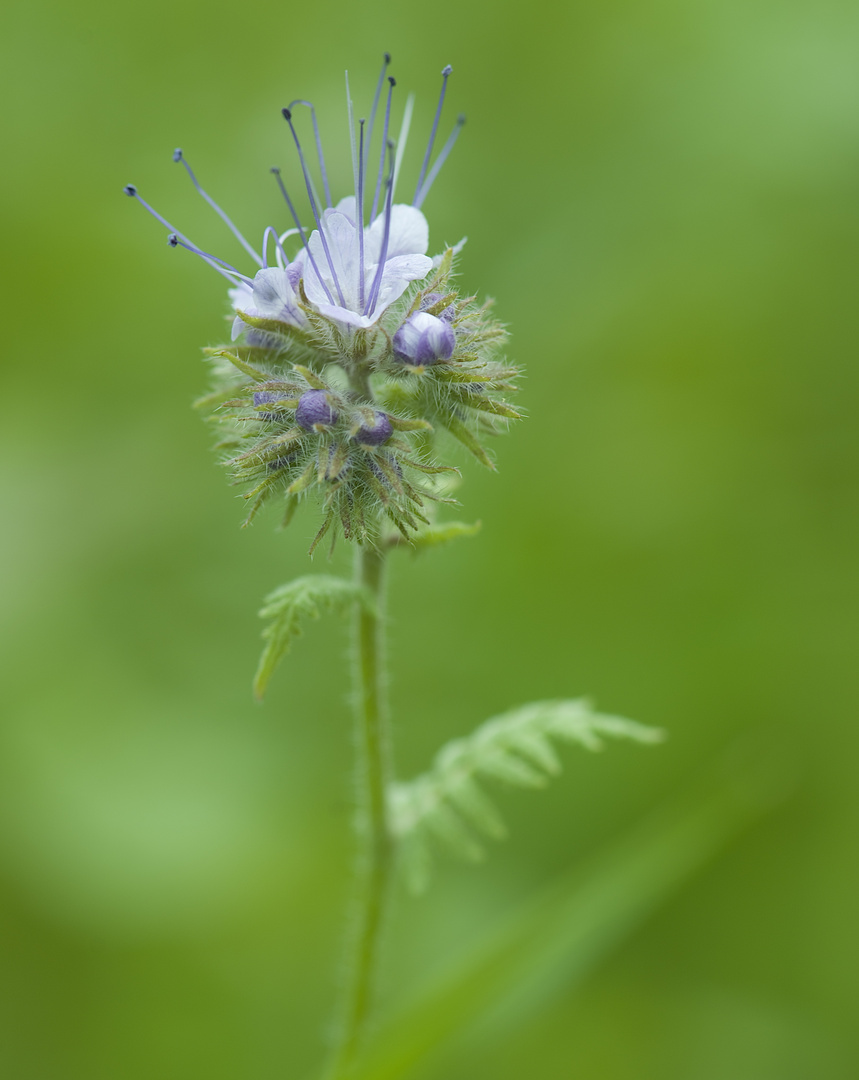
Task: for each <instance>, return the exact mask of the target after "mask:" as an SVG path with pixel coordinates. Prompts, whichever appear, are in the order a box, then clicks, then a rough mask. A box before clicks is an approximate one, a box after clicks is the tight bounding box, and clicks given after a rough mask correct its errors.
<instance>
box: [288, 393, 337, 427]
mask: <svg viewBox="0 0 859 1080" xmlns="http://www.w3.org/2000/svg"><path fill="white" fill-rule="evenodd" d="M295 422H296V424H298V426H299V427H303V428H304V430H305V431H311V430H312V429H313V426H314V424H336V423H337V412H336V410H334V409H332V408H331V406H330V405H329V404H328V394H327V392H326V391H325V390H308V391H307V392H306V393H304V394H302V395H301V397H300V398H299V399H298V408H297V409H296V410H295Z"/></svg>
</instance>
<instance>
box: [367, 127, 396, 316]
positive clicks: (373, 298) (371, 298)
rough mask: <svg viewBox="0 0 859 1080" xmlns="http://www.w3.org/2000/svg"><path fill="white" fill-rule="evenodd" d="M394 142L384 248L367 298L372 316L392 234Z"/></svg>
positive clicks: (390, 152) (388, 183) (390, 149)
mask: <svg viewBox="0 0 859 1080" xmlns="http://www.w3.org/2000/svg"><path fill="white" fill-rule="evenodd" d="M393 151H394V144H393V143H392V142H390V141H389V142H388V155H389V159H390V166H389V171H388V179H387V180H386V181H385V187H386V188H387V192H386V196H385V229H384V232H383V233H382V248H381V251H380V252H379V265H378V267H377V268H376V276H375V277H374V278H373V285H372V288H371V289H370V296H369V298H368V300H367V314H368V315H369V316H372V314H373V312H374V311H375V310H376V302H377V301H378V299H379V292H380V291H381V286H382V276H383V273H384V270H385V262H386V260H387V258H388V241H389V239H390V235H391V197H392V193H393V190H394V161H393V158H394V154H393Z"/></svg>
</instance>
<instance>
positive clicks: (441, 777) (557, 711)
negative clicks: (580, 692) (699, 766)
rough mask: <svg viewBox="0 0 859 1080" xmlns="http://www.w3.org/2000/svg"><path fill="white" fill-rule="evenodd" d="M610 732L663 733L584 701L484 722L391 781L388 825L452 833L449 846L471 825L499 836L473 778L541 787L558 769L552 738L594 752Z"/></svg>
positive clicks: (540, 705)
mask: <svg viewBox="0 0 859 1080" xmlns="http://www.w3.org/2000/svg"><path fill="white" fill-rule="evenodd" d="M608 736H610V737H613V738H626V739H632V740H635V741H637V742H642V743H655V742H659V741H660V740H661V739H662V737H663V736H662V732H660V731H659V730H658V729H656V728H651V727H646V726H645V725H644V724H637V723H635V722H634V721H632V720H626V719H624V718H623V717H618V716H608V715H603V714H601V713H597V712H595V711H594V710H593V708H592V706H591V705H590V703H589V702H587V701H538V702H534V703H532V704H530V705H524V706H522V708H519V709H514V710H512V711H511V712H509V713H505V714H503V715H502V716H498V717H495V718H494V719H492V720H488V721H487V722H486V723H485V724H482V725H481V726H480V727H479V728H478V729H477V730H476V731H475V732H473V733H472V734H471V735H469V736H468V737H467V738H465V739H456V740H454V741H453V742H450V743H448V744H447V745H446V746H444V747H442V749H441V750H440V751H439V752H438V754H437V755H436V758H435V762H434V764H433V767H432V768H431V769H430V771H429V772H427V773H424V774H423V775H422V776H418V777H416V778H415V779H414V780H411V781H409V782H408V783H398V784H395V785H393V786H392V788H391V790H390V792H389V798H388V806H389V814H390V822H391V830H392V832H393V833H394V835H395V836H398V837H402V838H407V837H411V836H412V835H413V834H418V833H427V832H429V833H432V834H434V835H436V836H438V837H440V838H441V839H445V838H446V836H450V837H451V838H453V840H454V841H455V843H452V844H451V845H450V846H451V847H453V848H454V849H455V850H459V851H462V850H463V849H464V847H466V848H467V847H468V845H464V843H463V839H462V836H461V832H462V830H463V829H464V830H465V831H466V834H467V835H468V826H469V825H470V826H472V827H473V828H474V829H476V830H477V831H478V832H479V833H482V834H483V835H485V836H489V837H492V838H496V839H497V838H498V837H499V836H500V835H503V823H502V822H501V820H500V817H499V816H498V814H497V812H496V811H495V808H494V806H493V804H492V803H491V802H490V801H489V800H488V799H487V798H486V796H485V795H483V792H482V791H481V789H480V787H479V786H478V784H477V779H478V777H492V778H494V779H496V780H500V781H502V782H503V783H506V784H510V785H512V786H514V787H530V788H535V787H542V786H544V785H545V784H546V782H547V781H548V779H549V778H550V777H552V776H555V775H556V774H557V773H558V772H559V771H560V768H561V763H560V761H559V759H558V756H557V753H556V751H555V749H554V747H553V746H552V743H551V740H552V739H553V738H554V739H564V740H565V741H567V742H575V743H578V744H579V745H580V746H583V747H585V748H586V749H589V750H599V749H600V748H601V747H602V740H603V738H605V737H608ZM442 807H446V808H447V812H442V811H441V808H442ZM451 813H454V814H455V815H458V816H461V817H462V818H464V819H465V821H460V823H459V824H460V829H459V830H455V829H454V826H453V825H452V823H451V818H450V814H451ZM466 822H467V824H466ZM472 843H474V844H476V841H474V840H472Z"/></svg>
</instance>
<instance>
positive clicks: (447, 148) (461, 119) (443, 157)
mask: <svg viewBox="0 0 859 1080" xmlns="http://www.w3.org/2000/svg"><path fill="white" fill-rule="evenodd" d="M464 123H465V116H464V115H462V114H460V115H459V116H458V117H457V120H456V127H455V128H454V129H453V131H452V132H451V133H450V135H449V137H448V140H447V142H446V143H445V144H444V146H443V147H442V150H441V153H440V154H439V155H438V157H437V158H436V159H435V164H434V165H433V167H432V168H431V169H430V171H429V174H428V175H427V178H426V180H425V181H424V184H423V187H422V188H421V189H420V191H418V193H417V195H416V196H415V203H414V204H415V206H416V207H417V208H418V209H419V210H420V208H421V205H422V204H423V201H424V199H425V198H426V197H427V195H429V190H430V188H431V187H432V186H433V182H434V180H435V178H436V177H437V176H438V174H439V172H441V167H442V165H444V163H445V161H447V155H448V154H449V153H450V152H451V150H452V149H453V144H454V143H455V142H456V140H457V139H458V138H459V133H460V131H462V126H463V124H464Z"/></svg>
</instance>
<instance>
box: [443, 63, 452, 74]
mask: <svg viewBox="0 0 859 1080" xmlns="http://www.w3.org/2000/svg"><path fill="white" fill-rule="evenodd" d="M452 71H453V68H452V67H451V66H450V64H448V65H447V66H446V67H443V68H442V69H441V73H442V75H450V73H451V72H452Z"/></svg>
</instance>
